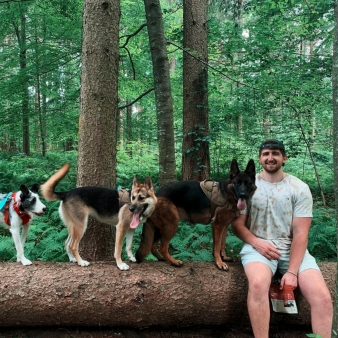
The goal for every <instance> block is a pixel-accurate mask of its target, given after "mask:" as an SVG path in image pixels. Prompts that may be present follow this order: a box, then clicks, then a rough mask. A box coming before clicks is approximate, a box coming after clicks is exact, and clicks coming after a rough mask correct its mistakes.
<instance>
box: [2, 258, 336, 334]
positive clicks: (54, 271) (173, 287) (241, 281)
mask: <svg viewBox="0 0 338 338" xmlns="http://www.w3.org/2000/svg"><path fill="white" fill-rule="evenodd" d="M336 265H337V264H336V263H322V264H320V267H321V270H322V272H323V275H324V278H325V279H326V281H327V283H328V286H329V288H330V290H331V293H332V295H334V290H335V276H336ZM0 266H1V269H0V326H1V327H15V326H59V325H63V326H78V327H82V326H90V327H95V326H100V327H103V326H107V327H117V326H126V327H130V328H145V327H152V326H154V327H155V326H161V327H172V328H173V327H188V326H196V325H198V326H201V325H232V326H237V327H238V326H243V325H250V324H249V317H248V313H247V307H246V295H247V281H246V278H245V275H244V272H243V268H242V266H241V264H240V263H238V262H236V263H230V264H229V271H228V272H224V271H220V270H218V269H217V267H216V266H215V264H214V263H208V262H185V263H184V265H183V266H182V267H181V268H175V267H173V266H170V265H169V264H167V263H165V262H143V263H141V264H136V263H135V264H133V263H131V264H130V267H131V268H130V270H129V271H120V270H118V268H117V267H116V265H115V264H114V263H111V262H96V263H92V264H91V265H90V266H88V267H85V268H81V267H79V266H77V265H75V264H73V263H50V262H34V263H33V265H31V266H22V265H20V263H1V265H0ZM297 304H298V308H299V315H296V316H289V315H282V317H281V319H280V320H281V323H283V322H285V323H286V324H287V323H289V324H301V325H302V324H304V325H306V326H309V325H310V311H309V306H308V304H307V303H306V302H305V300H304V299H303V298H302V297H300V296H299V295H298V296H297Z"/></svg>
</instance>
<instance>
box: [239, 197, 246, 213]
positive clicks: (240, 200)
mask: <svg viewBox="0 0 338 338" xmlns="http://www.w3.org/2000/svg"><path fill="white" fill-rule="evenodd" d="M245 208H246V202H245V200H243V199H241V198H240V199H239V200H238V202H237V209H238V210H244V209H245Z"/></svg>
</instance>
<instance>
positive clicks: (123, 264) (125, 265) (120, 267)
mask: <svg viewBox="0 0 338 338" xmlns="http://www.w3.org/2000/svg"><path fill="white" fill-rule="evenodd" d="M117 267H118V268H119V269H120V270H121V271H126V270H129V265H128V264H126V263H122V264H118V265H117Z"/></svg>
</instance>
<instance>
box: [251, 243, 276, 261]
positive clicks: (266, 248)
mask: <svg viewBox="0 0 338 338" xmlns="http://www.w3.org/2000/svg"><path fill="white" fill-rule="evenodd" d="M252 246H253V247H254V248H255V249H256V250H257V251H258V252H259V253H260V254H261V255H263V256H264V257H266V258H267V259H270V261H271V260H278V259H279V258H280V256H281V253H280V252H279V251H278V250H277V249H276V247H275V246H274V245H273V244H271V243H269V242H267V241H263V240H262V239H260V238H256V239H255V242H254V243H253V244H252Z"/></svg>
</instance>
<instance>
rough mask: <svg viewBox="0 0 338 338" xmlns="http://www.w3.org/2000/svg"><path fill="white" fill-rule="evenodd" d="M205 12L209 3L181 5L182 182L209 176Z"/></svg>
mask: <svg viewBox="0 0 338 338" xmlns="http://www.w3.org/2000/svg"><path fill="white" fill-rule="evenodd" d="M207 10H208V1H205V0H186V1H184V2H183V47H184V53H183V142H182V179H183V180H189V179H197V180H199V181H202V180H203V179H206V178H209V177H210V158H209V156H210V155H209V139H208V138H209V125H208V123H209V121H208V120H209V118H208V71H207V62H208V50H207V49H208V48H207V46H208V44H207Z"/></svg>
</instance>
